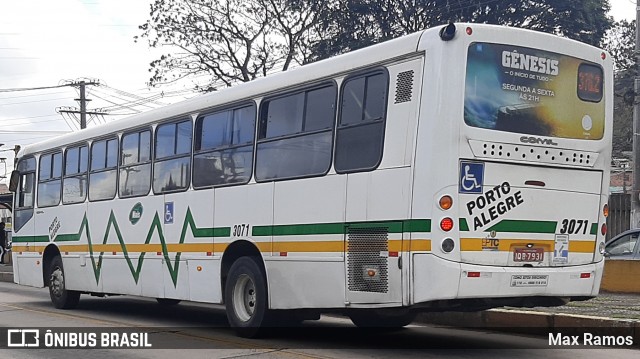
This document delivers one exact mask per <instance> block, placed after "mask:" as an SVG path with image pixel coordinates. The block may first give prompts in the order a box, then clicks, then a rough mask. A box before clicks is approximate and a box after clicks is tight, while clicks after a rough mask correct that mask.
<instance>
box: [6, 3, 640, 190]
mask: <svg viewBox="0 0 640 359" xmlns="http://www.w3.org/2000/svg"><path fill="white" fill-rule="evenodd" d="M151 2H152V0H0V143H2V144H4V146H0V183H6V179H2V178H1V177H3V176H4V175H6V176H9V174H10V172H11V170H12V169H13V151H11V150H10V149H13V147H14V146H15V145H17V144H20V145H24V144H28V143H32V142H37V141H40V140H44V139H47V138H50V137H51V136H57V135H60V134H62V133H66V132H70V131H77V129H78V127H79V125H78V122H77V121H76V119H75V118H71V117H70V115H64V116H63V115H61V114H59V113H57V111H56V109H60V108H63V107H78V103H77V102H76V101H74V99H75V98H78V97H79V96H78V93H77V90H76V89H75V88H73V87H62V88H54V89H46V90H38V91H13V90H15V89H22V88H33V87H49V86H57V85H60V84H65V83H68V82H70V81H76V80H80V79H91V80H93V79H95V80H99V81H100V83H101V86H97V87H96V86H88V87H87V90H88V98H90V99H92V101H91V102H90V103H89V106H88V108H89V109H97V108H107V109H110V110H111V114H110V115H106V116H100V117H97V118H93V119H91V120H92V121H91V122H90V123H89V126H94V125H97V124H100V123H104V122H106V121H111V120H114V119H118V118H122V117H123V116H126V115H131V114H134V113H137V112H140V111H144V110H149V109H151V108H155V107H159V106H162V105H166V104H169V103H172V102H176V101H179V100H181V99H184V98H186V97H189V96H193V94H192V93H190V91H189V88H190V87H191V86H190V84H189V83H184V84H183V85H178V86H176V87H172V88H171V89H167V88H160V89H157V88H156V89H148V88H147V85H146V82H147V81H148V80H149V77H150V73H149V71H148V69H149V63H150V62H151V61H152V60H154V59H155V58H157V57H158V56H159V54H160V52H159V50H157V49H149V47H148V45H147V43H146V41H144V40H143V41H140V42H138V43H135V42H134V36H136V35H140V34H141V33H142V32H141V30H139V29H138V26H139V25H141V24H143V23H144V22H145V21H146V20H147V19H148V17H149V11H150V9H149V6H150V4H151ZM610 4H611V6H612V12H611V13H610V15H611V16H613V17H614V19H616V20H620V19H628V20H632V19H635V10H636V5H635V1H633V0H610ZM7 90H10V91H7ZM163 90H164V92H165V96H164V97H162V98H161V97H160V93H161V92H162V91H163ZM176 91H177V92H178V93H176ZM169 94H173V96H169ZM134 96H138V97H134ZM140 97H142V98H147V99H149V98H150V99H155V100H154V101H153V102H148V103H145V104H144V105H134V104H132V102H139V99H140ZM123 104H125V105H127V107H123V106H119V105H123ZM3 158H6V160H3Z"/></svg>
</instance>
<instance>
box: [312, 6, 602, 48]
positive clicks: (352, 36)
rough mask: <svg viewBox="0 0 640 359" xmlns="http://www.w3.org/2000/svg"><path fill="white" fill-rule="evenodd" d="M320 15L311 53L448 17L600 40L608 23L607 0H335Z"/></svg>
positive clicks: (403, 31) (594, 41)
mask: <svg viewBox="0 0 640 359" xmlns="http://www.w3.org/2000/svg"><path fill="white" fill-rule="evenodd" d="M336 1H337V3H336V4H335V5H334V7H335V10H334V11H333V12H332V14H331V18H327V19H324V20H323V21H322V23H321V24H322V30H321V31H320V34H323V35H324V36H323V38H322V39H321V41H319V42H318V43H316V44H315V45H314V53H315V55H316V57H315V58H314V60H315V59H322V58H326V57H330V56H333V55H335V54H339V53H342V52H346V51H350V50H353V49H356V48H360V47H364V46H368V45H371V44H373V43H377V42H380V41H385V40H388V39H391V38H394V37H398V36H401V35H404V34H408V33H411V32H415V31H418V30H421V29H425V28H429V27H432V26H436V25H441V24H445V23H447V22H449V21H464V22H479V23H490V24H500V25H508V26H516V27H524V28H528V29H532V30H538V31H543V32H548V33H553V34H557V35H560V36H566V37H569V38H572V39H576V40H579V41H582V42H586V43H589V44H592V45H600V44H601V40H602V38H603V36H604V34H605V31H606V30H607V29H608V28H609V27H610V26H611V19H610V18H608V17H607V15H606V14H607V12H608V11H609V9H610V6H609V2H608V1H607V0H540V1H532V0H488V1H477V0H474V1H469V0H467V1H451V0H336Z"/></svg>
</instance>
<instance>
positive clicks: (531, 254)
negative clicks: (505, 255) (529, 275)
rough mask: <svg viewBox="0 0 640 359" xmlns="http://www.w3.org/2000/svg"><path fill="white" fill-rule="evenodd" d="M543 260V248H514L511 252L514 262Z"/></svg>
mask: <svg viewBox="0 0 640 359" xmlns="http://www.w3.org/2000/svg"><path fill="white" fill-rule="evenodd" d="M543 260H544V248H515V249H514V251H513V261H514V262H542V261H543Z"/></svg>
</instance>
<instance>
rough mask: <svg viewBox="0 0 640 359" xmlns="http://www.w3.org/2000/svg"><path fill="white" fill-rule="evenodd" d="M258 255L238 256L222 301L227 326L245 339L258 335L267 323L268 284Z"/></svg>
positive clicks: (228, 277)
mask: <svg viewBox="0 0 640 359" xmlns="http://www.w3.org/2000/svg"><path fill="white" fill-rule="evenodd" d="M258 260H259V259H258V258H255V257H241V258H239V259H238V260H236V261H235V262H234V263H233V265H232V266H231V269H230V270H229V275H228V276H227V282H226V284H225V291H224V300H225V306H226V312H227V319H228V320H229V325H231V327H232V328H233V329H234V330H235V331H236V333H237V334H238V335H239V336H241V337H245V338H254V337H257V336H258V335H259V332H260V328H261V327H263V326H265V325H266V324H267V317H268V309H267V283H266V279H265V276H264V274H263V271H262V270H261V269H260V266H259V265H258Z"/></svg>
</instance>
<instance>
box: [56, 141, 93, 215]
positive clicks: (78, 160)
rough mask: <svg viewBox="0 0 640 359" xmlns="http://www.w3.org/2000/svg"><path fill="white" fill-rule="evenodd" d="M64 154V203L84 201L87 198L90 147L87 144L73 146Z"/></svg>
mask: <svg viewBox="0 0 640 359" xmlns="http://www.w3.org/2000/svg"><path fill="white" fill-rule="evenodd" d="M64 156H65V157H64V179H63V183H62V203H64V204H71V203H82V202H84V200H85V199H86V198H87V188H88V183H87V165H88V160H89V153H88V148H87V146H86V145H82V146H78V147H71V148H68V149H67V150H66V151H65V154H64Z"/></svg>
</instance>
